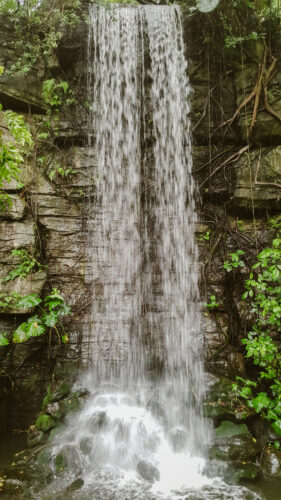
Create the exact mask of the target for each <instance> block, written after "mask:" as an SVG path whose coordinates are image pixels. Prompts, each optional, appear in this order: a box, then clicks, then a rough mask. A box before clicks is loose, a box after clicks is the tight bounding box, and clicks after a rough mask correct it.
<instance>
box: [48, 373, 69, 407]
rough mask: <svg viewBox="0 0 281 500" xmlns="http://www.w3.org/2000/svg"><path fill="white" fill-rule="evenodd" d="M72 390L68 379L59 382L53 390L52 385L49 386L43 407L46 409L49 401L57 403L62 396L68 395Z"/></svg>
mask: <svg viewBox="0 0 281 500" xmlns="http://www.w3.org/2000/svg"><path fill="white" fill-rule="evenodd" d="M70 390H71V385H70V383H69V382H68V381H66V380H63V381H62V382H59V383H58V384H57V385H56V386H55V387H54V388H53V390H52V388H51V386H49V387H48V388H47V395H46V396H45V398H44V400H43V405H42V408H43V410H45V408H46V406H47V405H48V404H49V403H56V402H57V401H60V400H61V399H62V398H64V397H66V396H68V394H69V393H70Z"/></svg>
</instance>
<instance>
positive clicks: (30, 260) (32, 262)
mask: <svg viewBox="0 0 281 500" xmlns="http://www.w3.org/2000/svg"><path fill="white" fill-rule="evenodd" d="M11 253H12V255H13V256H14V257H19V259H20V264H19V265H18V266H17V267H16V268H15V269H13V270H12V271H10V272H9V273H8V274H7V275H6V276H5V277H4V278H2V281H11V280H14V279H16V278H20V279H23V278H25V277H26V276H27V275H28V274H30V273H31V272H33V271H35V270H37V269H39V270H41V269H42V267H43V266H42V264H40V262H38V260H37V259H36V258H35V257H34V256H32V255H30V253H29V252H28V250H26V249H24V248H22V249H19V250H12V252H11Z"/></svg>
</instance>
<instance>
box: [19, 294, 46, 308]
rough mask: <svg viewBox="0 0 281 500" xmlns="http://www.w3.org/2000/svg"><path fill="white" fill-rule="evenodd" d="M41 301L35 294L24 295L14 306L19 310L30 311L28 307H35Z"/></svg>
mask: <svg viewBox="0 0 281 500" xmlns="http://www.w3.org/2000/svg"><path fill="white" fill-rule="evenodd" d="M41 302H42V300H41V299H40V297H38V295H37V294H36V293H32V294H31V295H26V296H25V297H22V299H20V300H19V301H18V303H17V305H16V307H18V308H19V309H30V307H35V306H38V304H40V303H41Z"/></svg>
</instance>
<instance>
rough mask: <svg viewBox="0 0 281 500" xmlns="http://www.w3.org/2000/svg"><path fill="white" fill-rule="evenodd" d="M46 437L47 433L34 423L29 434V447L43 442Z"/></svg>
mask: <svg viewBox="0 0 281 500" xmlns="http://www.w3.org/2000/svg"><path fill="white" fill-rule="evenodd" d="M44 438H45V433H44V432H43V431H42V430H39V429H37V428H36V427H35V426H34V425H32V426H31V427H30V428H29V431H28V434H27V442H26V444H27V446H28V448H33V447H34V446H37V444H39V443H42V441H44Z"/></svg>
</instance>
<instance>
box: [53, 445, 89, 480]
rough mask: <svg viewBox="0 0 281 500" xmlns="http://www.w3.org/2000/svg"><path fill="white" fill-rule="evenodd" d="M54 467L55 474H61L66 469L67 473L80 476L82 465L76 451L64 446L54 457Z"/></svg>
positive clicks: (70, 446) (73, 448)
mask: <svg viewBox="0 0 281 500" xmlns="http://www.w3.org/2000/svg"><path fill="white" fill-rule="evenodd" d="M54 466H55V471H56V474H61V473H62V472H64V471H65V470H66V469H67V470H68V472H69V473H72V474H75V475H80V474H82V464H81V460H80V453H79V451H78V449H77V448H76V447H75V446H72V445H66V446H64V447H63V448H62V449H61V451H60V452H59V453H58V454H57V455H56V457H55V460H54Z"/></svg>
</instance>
